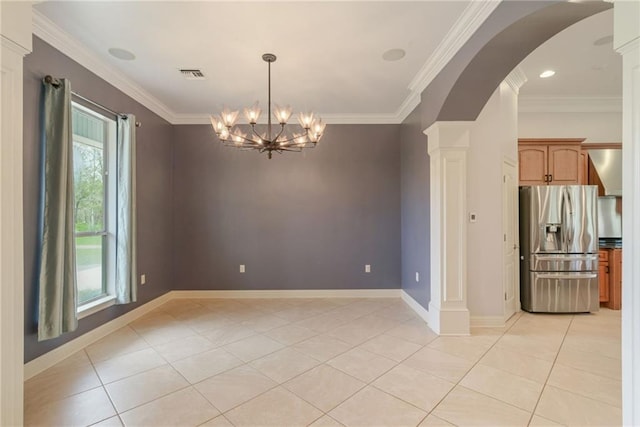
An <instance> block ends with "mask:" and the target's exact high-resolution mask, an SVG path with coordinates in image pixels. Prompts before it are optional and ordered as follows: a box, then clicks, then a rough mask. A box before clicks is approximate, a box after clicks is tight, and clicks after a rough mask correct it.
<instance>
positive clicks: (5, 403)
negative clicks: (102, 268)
mask: <svg viewBox="0 0 640 427" xmlns="http://www.w3.org/2000/svg"><path fill="white" fill-rule="evenodd" d="M0 14H1V15H2V21H3V23H7V22H8V21H11V24H12V25H11V26H9V25H3V26H2V37H1V39H2V41H1V43H0V46H1V47H0V58H1V61H0V68H1V69H0V93H2V107H1V108H0V140H2V149H1V150H0V212H1V213H0V313H1V315H2V320H1V321H0V378H1V380H0V425H3V426H4V425H6V426H14V425H22V424H23V417H24V409H23V408H24V375H23V370H22V366H23V363H24V242H23V223H24V218H23V203H22V196H23V177H22V172H23V108H22V107H23V82H24V73H23V70H24V55H26V54H28V53H29V51H30V49H29V47H30V44H29V43H25V41H26V40H28V41H30V40H31V34H30V28H29V26H28V24H29V20H30V17H31V3H30V2H24V3H22V4H20V3H19V2H13V3H7V2H1V4H0ZM24 44H26V46H24Z"/></svg>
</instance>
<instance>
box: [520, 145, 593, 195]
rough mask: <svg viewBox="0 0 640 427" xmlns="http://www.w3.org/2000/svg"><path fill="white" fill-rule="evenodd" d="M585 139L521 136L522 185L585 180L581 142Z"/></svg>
mask: <svg viewBox="0 0 640 427" xmlns="http://www.w3.org/2000/svg"><path fill="white" fill-rule="evenodd" d="M582 141H584V139H581V138H564V139H528V138H527V139H524V138H523V139H519V140H518V163H519V169H520V170H519V174H518V179H519V185H571V184H580V183H583V182H584V180H585V177H586V176H587V173H586V171H585V170H584V164H585V161H584V159H585V157H583V153H582V148H581V146H580V145H581V144H582Z"/></svg>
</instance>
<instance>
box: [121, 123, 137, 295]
mask: <svg viewBox="0 0 640 427" xmlns="http://www.w3.org/2000/svg"><path fill="white" fill-rule="evenodd" d="M135 124H136V118H135V116H134V115H133V114H127V115H123V116H118V149H117V168H118V185H117V187H118V190H117V193H118V194H117V208H116V209H117V214H116V216H117V219H116V224H117V230H116V302H117V303H118V304H126V303H130V302H135V301H136V299H137V296H138V286H137V275H138V273H137V265H136V255H137V250H136V134H135V129H136V125H135Z"/></svg>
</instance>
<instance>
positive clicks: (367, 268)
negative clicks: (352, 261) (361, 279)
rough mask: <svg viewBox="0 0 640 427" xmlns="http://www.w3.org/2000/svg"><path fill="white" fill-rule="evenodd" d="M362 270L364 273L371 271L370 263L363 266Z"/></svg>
mask: <svg viewBox="0 0 640 427" xmlns="http://www.w3.org/2000/svg"><path fill="white" fill-rule="evenodd" d="M364 272H365V273H371V265H369V264H367V265H365V266H364Z"/></svg>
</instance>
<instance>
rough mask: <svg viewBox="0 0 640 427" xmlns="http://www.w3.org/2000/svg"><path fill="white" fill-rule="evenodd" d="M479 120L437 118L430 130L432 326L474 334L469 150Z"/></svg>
mask: <svg viewBox="0 0 640 427" xmlns="http://www.w3.org/2000/svg"><path fill="white" fill-rule="evenodd" d="M473 123H474V122H436V123H434V124H433V125H431V126H430V127H429V128H428V129H427V130H425V131H424V133H425V134H426V135H427V137H428V151H429V156H430V157H431V170H430V174H431V301H430V302H429V326H430V327H431V329H433V331H434V332H436V333H437V334H440V335H469V332H470V318H469V309H468V306H467V221H466V217H467V214H466V212H467V150H468V148H469V140H470V129H471V127H472V125H473Z"/></svg>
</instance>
